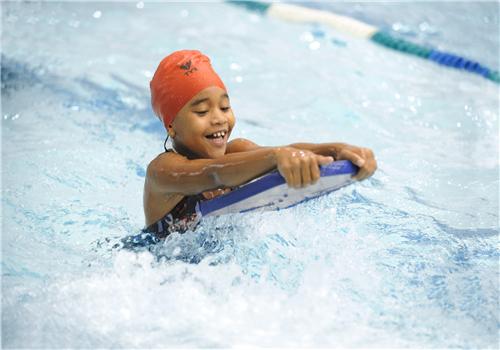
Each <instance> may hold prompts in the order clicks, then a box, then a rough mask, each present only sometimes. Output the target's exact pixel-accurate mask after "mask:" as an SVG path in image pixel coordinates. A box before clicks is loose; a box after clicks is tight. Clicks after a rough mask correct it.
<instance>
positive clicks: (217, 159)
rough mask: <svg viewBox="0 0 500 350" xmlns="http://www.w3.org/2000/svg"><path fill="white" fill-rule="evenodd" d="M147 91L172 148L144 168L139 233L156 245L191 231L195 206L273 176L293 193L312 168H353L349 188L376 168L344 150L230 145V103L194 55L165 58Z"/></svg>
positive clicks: (310, 177) (365, 155)
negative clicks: (339, 163) (339, 164)
mask: <svg viewBox="0 0 500 350" xmlns="http://www.w3.org/2000/svg"><path fill="white" fill-rule="evenodd" d="M150 87H151V103H152V106H153V110H154V112H155V113H156V115H157V116H158V117H159V118H160V120H161V121H162V122H163V124H164V125H165V128H166V130H167V133H168V136H167V139H168V137H170V139H171V140H172V146H173V148H172V149H167V148H166V146H165V152H164V153H162V154H160V155H158V156H157V157H156V158H155V159H153V160H152V161H151V163H150V164H149V166H148V169H147V175H146V180H145V185H144V213H145V217H146V228H145V229H144V232H150V233H153V234H154V235H155V236H156V237H158V238H164V237H166V236H168V235H169V234H170V233H172V232H184V231H186V230H188V229H190V228H194V227H195V226H196V224H197V223H198V221H199V218H198V216H197V213H196V205H197V204H198V203H199V202H200V201H203V200H206V199H210V198H213V197H216V196H218V195H221V194H223V193H226V192H228V191H230V190H231V189H232V188H234V187H237V186H239V185H241V184H244V183H246V182H248V181H250V180H252V179H254V178H256V177H259V176H260V175H263V174H265V173H267V172H269V171H270V170H273V169H277V170H278V171H279V173H280V174H281V175H282V176H283V177H284V178H285V180H286V182H287V184H288V186H290V187H294V188H300V187H304V186H308V185H310V184H314V183H315V182H316V181H317V180H318V179H319V177H320V171H319V166H321V165H326V164H329V163H331V162H333V161H334V159H335V160H341V159H344V160H350V161H351V162H353V163H354V164H356V165H357V166H358V167H359V171H358V172H357V174H356V175H355V177H354V178H355V179H356V180H363V179H365V178H367V177H369V176H371V175H372V174H373V173H374V171H375V170H376V168H377V163H376V161H375V158H374V155H373V152H372V151H371V150H370V149H368V148H362V147H356V146H351V145H348V144H344V143H323V144H312V143H296V144H292V145H289V146H283V147H262V146H259V145H257V144H255V143H254V142H252V141H250V140H247V139H242V138H239V139H234V140H232V141H229V137H230V136H231V132H232V130H233V128H234V125H235V121H236V119H235V116H234V112H233V110H232V109H231V104H230V99H229V95H228V92H227V89H226V87H225V85H224V83H223V82H222V80H221V79H220V78H219V76H218V75H217V73H216V72H215V71H214V70H213V68H212V66H211V64H210V59H209V58H208V57H207V56H205V55H204V54H202V53H201V52H199V51H196V50H181V51H176V52H174V53H172V54H171V55H169V56H167V57H165V58H164V59H163V60H162V61H161V62H160V64H159V66H158V68H157V70H156V72H155V74H154V76H153V79H152V80H151V83H150ZM166 141H167V140H165V144H166Z"/></svg>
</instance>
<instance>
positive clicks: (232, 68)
mask: <svg viewBox="0 0 500 350" xmlns="http://www.w3.org/2000/svg"><path fill="white" fill-rule="evenodd" d="M229 68H231V70H241V66H240V65H239V64H238V63H231V65H230V66H229Z"/></svg>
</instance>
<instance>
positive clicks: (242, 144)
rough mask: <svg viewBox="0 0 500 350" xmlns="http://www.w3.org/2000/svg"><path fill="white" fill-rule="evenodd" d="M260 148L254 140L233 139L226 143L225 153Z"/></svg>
mask: <svg viewBox="0 0 500 350" xmlns="http://www.w3.org/2000/svg"><path fill="white" fill-rule="evenodd" d="M258 148H260V146H259V145H257V144H256V143H255V142H253V141H250V140H248V139H244V138H237V139H234V140H232V141H230V142H228V144H227V148H226V153H237V152H248V151H253V150H256V149H258Z"/></svg>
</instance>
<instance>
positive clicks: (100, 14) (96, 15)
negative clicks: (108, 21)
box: [92, 10, 102, 19]
mask: <svg viewBox="0 0 500 350" xmlns="http://www.w3.org/2000/svg"><path fill="white" fill-rule="evenodd" d="M101 16H102V12H101V11H99V10H97V11H95V12H94V14H93V15H92V17H94V18H96V19H99V18H101Z"/></svg>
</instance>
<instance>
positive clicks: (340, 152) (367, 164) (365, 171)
mask: <svg viewBox="0 0 500 350" xmlns="http://www.w3.org/2000/svg"><path fill="white" fill-rule="evenodd" d="M287 147H293V148H296V149H301V150H307V151H311V152H313V153H315V154H320V155H322V156H327V157H328V156H330V157H333V158H334V159H335V160H349V161H351V162H352V163H354V164H356V165H357V166H358V167H359V171H358V173H357V174H356V176H355V177H354V178H355V179H356V180H364V179H366V178H367V177H370V176H371V175H372V174H373V173H374V172H375V170H377V161H376V160H375V156H374V154H373V151H372V150H371V149H369V148H364V147H357V146H352V145H348V144H346V143H317V144H316V143H294V144H291V145H289V146H287ZM261 148H265V147H261V146H259V145H257V144H255V143H253V142H252V141H250V140H247V139H242V138H240V139H235V140H233V141H231V142H229V143H228V145H227V153H233V152H245V151H250V150H256V149H261Z"/></svg>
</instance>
